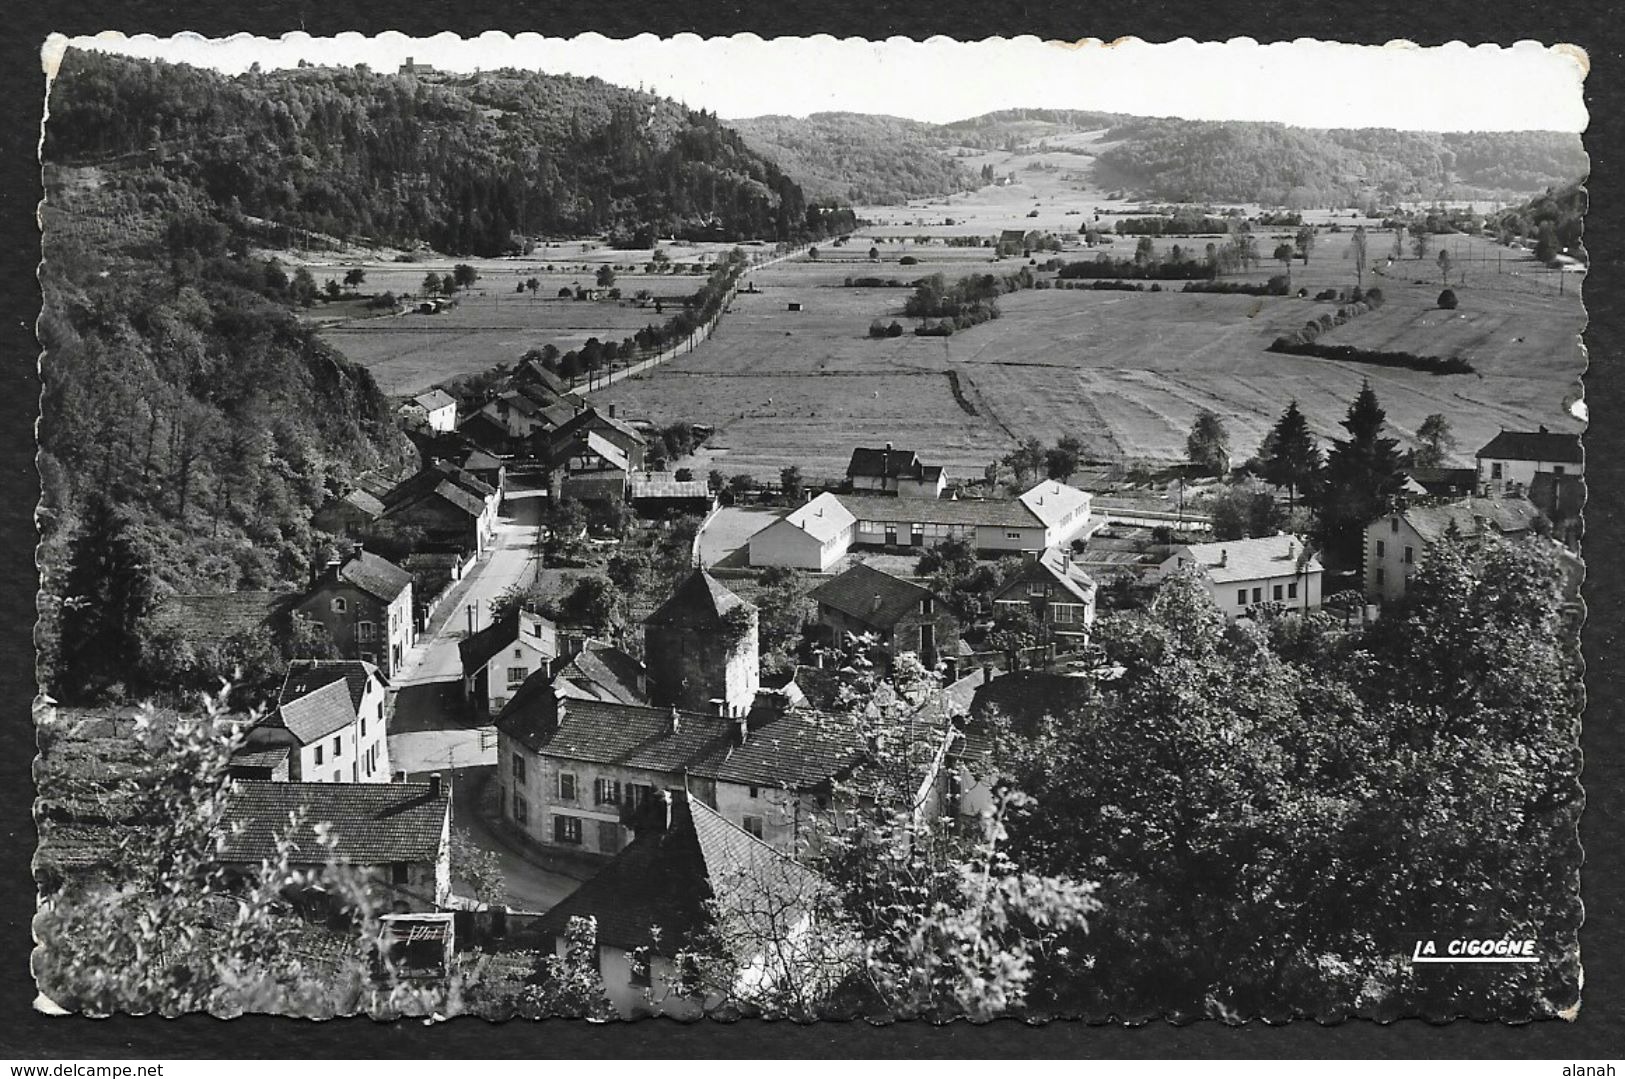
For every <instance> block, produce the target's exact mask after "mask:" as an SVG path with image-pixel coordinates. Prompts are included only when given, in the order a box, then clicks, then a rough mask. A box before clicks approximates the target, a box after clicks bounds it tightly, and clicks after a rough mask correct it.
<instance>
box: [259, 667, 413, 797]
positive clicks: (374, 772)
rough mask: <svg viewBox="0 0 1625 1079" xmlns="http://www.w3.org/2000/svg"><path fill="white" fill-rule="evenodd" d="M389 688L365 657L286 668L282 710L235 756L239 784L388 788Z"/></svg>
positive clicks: (280, 699) (280, 701)
mask: <svg viewBox="0 0 1625 1079" xmlns="http://www.w3.org/2000/svg"><path fill="white" fill-rule="evenodd" d="M385 692H386V687H385V685H384V680H383V678H382V677H381V676H380V675H379V673H378V668H377V667H375V666H373V665H372V664H371V663H363V662H361V661H359V660H297V661H295V662H294V663H292V664H291V665H289V667H288V672H287V674H286V675H285V676H284V678H283V682H282V691H281V694H280V695H279V697H278V700H277V707H276V710H275V711H273V712H272V713H271V714H270V715H269V716H267V717H266V718H265V719H264V720H263V721H262V722H260V723H258V724H256V725H255V726H254V727H253V728H252V729H251V730H249V731H248V733H247V734H246V735H245V737H244V743H243V748H242V750H241V751H239V752H238V753H236V754H234V755H233V756H232V761H231V774H232V776H233V777H234V778H238V779H268V780H279V781H283V782H295V783H299V782H306V783H387V782H389V779H390V774H391V773H390V763H389V738H388V732H387V730H386V729H385V723H384V696H385Z"/></svg>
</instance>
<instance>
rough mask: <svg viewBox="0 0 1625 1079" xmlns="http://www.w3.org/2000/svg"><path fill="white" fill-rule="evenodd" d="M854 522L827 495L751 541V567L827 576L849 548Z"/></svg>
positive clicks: (818, 498)
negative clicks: (778, 567)
mask: <svg viewBox="0 0 1625 1079" xmlns="http://www.w3.org/2000/svg"><path fill="white" fill-rule="evenodd" d="M856 525H857V518H856V517H854V516H853V515H852V511H851V510H849V509H847V508H846V506H845V505H843V504H842V502H841V500H840V499H839V498H837V497H836V496H835V495H833V494H830V493H829V492H827V491H826V492H824V493H823V494H821V495H819V496H818V497H817V498H814V499H812V500H811V501H809V502H807V503H805V504H804V505H801V506H797V507H796V508H795V509H794V510H792V511H791V512H789V513H787V514H786V515H784V516H783V517H780V518H779V519H778V520H776V521H774V522H773V523H772V524H770V525H768V526H767V527H766V528H763V529H761V530H759V531H758V532H756V533H755V534H754V535H752V536H751V537H750V564H751V565H752V566H756V567H760V566H790V567H793V568H795V569H805V570H811V571H813V572H814V573H827V572H829V569H830V567H831V566H834V565H835V564H836V563H837V562H839V561H840V560H841V559H842V558H843V557H845V556H846V552H847V551H848V549H850V548H851V546H852V538H853V534H854V532H855V529H856Z"/></svg>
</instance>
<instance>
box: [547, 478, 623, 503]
mask: <svg viewBox="0 0 1625 1079" xmlns="http://www.w3.org/2000/svg"><path fill="white" fill-rule="evenodd" d="M560 489H561V491H562V493H563V495H564V497H565V498H573V499H575V500H576V501H578V502H602V501H614V502H619V501H621V500H622V499H623V498H625V497H626V473H625V472H576V473H573V474H571V475H568V476H566V477H564V483H563V484H562V485H561V486H560Z"/></svg>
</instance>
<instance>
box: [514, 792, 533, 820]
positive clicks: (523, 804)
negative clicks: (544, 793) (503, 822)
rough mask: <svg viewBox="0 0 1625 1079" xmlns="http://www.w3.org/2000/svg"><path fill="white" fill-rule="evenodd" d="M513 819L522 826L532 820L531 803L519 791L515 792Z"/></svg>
mask: <svg viewBox="0 0 1625 1079" xmlns="http://www.w3.org/2000/svg"><path fill="white" fill-rule="evenodd" d="M513 819H514V820H516V821H518V822H519V823H520V824H524V823H525V822H526V821H528V820H530V803H529V802H527V801H525V796H524V795H523V794H520V793H519V792H518V791H514V792H513Z"/></svg>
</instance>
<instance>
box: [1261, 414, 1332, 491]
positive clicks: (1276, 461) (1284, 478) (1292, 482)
mask: <svg viewBox="0 0 1625 1079" xmlns="http://www.w3.org/2000/svg"><path fill="white" fill-rule="evenodd" d="M1265 446H1266V447H1267V449H1266V450H1265V451H1264V452H1262V453H1260V455H1259V456H1261V457H1262V458H1263V459H1264V478H1265V479H1266V480H1268V481H1269V482H1270V483H1273V484H1274V485H1275V486H1277V487H1285V488H1286V490H1287V506H1288V507H1289V508H1296V507H1297V504H1298V492H1300V491H1301V492H1303V493H1304V495H1305V497H1309V496H1311V495H1313V493H1314V491H1315V489H1316V488H1317V487H1318V486H1319V480H1320V472H1321V468H1322V467H1323V464H1324V462H1323V461H1322V458H1321V453H1320V446H1319V445H1318V444H1317V443H1316V442H1315V436H1314V435H1311V434H1310V433H1309V422H1308V421H1307V420H1305V419H1304V417H1303V413H1302V412H1300V411H1299V410H1298V402H1297V401H1293V402H1292V403H1291V404H1289V405H1287V407H1286V411H1285V412H1283V413H1281V418H1280V419H1279V420H1277V421H1275V426H1274V427H1273V428H1271V430H1270V433H1269V437H1268V438H1267V439H1266V440H1265Z"/></svg>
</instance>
